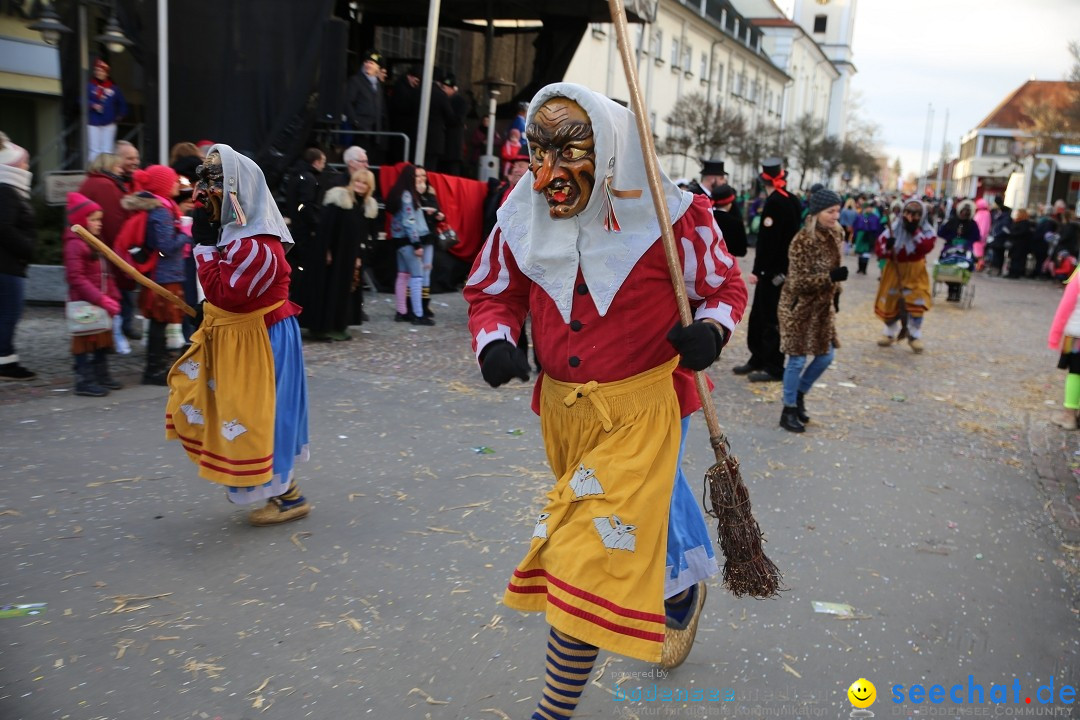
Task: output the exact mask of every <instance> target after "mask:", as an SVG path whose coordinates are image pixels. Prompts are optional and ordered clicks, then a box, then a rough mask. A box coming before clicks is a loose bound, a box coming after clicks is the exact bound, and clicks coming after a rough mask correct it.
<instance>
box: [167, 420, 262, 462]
mask: <svg viewBox="0 0 1080 720" xmlns="http://www.w3.org/2000/svg"><path fill="white" fill-rule="evenodd" d="M166 429H172V430H173V431H174V432H175V430H176V428H169V427H168V426H166ZM176 437H178V438H180V441H181V442H183V443H184V448H185V449H186V450H188V452H197V453H199V454H200V455H206V456H207V457H212V458H214V459H215V460H220V461H221V462H227V463H230V464H232V465H254V464H255V463H264V462H269V461H271V460H273V459H274V456H273V454H270V455H267V456H266V457H264V458H255V459H253V460H232V459H230V458H227V457H223V456H221V455H218V454H216V453H212V452H210V451H209V450H202V449H198V450H192V449H191V448H188V447H187V446H188V445H202V443H201V442H199V441H198V440H196V439H194V438H189V437H187V436H185V435H181V434H180V433H176Z"/></svg>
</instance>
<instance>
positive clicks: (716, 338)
mask: <svg viewBox="0 0 1080 720" xmlns="http://www.w3.org/2000/svg"><path fill="white" fill-rule="evenodd" d="M667 339H668V342H669V343H671V344H672V345H674V346H675V349H676V350H678V351H679V354H680V355H682V359H681V360H679V364H680V365H682V366H683V367H687V368H690V369H691V370H704V369H705V368H707V367H709V366H710V365H712V364H713V362H715V361H716V358H718V357H720V350H721V349H723V347H724V336H723V333H721V331H720V328H718V327H716V326H715V325H713V324H712V323H708V322H705V321H704V320H695V321H694V322H693V323H691V324H690V325H687V326H686V327H683V326H682V325H676V326H675V327H673V328H672V329H671V332H669V333H668V334H667Z"/></svg>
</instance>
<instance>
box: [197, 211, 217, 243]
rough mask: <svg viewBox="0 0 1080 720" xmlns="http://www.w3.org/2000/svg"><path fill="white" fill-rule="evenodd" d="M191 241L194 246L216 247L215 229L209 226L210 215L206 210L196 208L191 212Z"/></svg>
mask: <svg viewBox="0 0 1080 720" xmlns="http://www.w3.org/2000/svg"><path fill="white" fill-rule="evenodd" d="M191 219H192V223H191V241H192V243H193V244H195V245H209V246H210V247H213V246H215V245H217V241H218V233H217V229H216V228H215V227H214V226H213V225H211V224H210V213H208V212H206V208H201V207H197V208H195V209H194V210H193V211H192V212H191Z"/></svg>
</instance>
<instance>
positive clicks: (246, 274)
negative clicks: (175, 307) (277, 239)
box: [194, 236, 289, 310]
mask: <svg viewBox="0 0 1080 720" xmlns="http://www.w3.org/2000/svg"><path fill="white" fill-rule="evenodd" d="M277 245H278V248H280V243H277ZM275 250H277V248H274V247H273V246H272V244H271V243H269V242H266V241H265V240H263V239H261V238H260V237H259V236H254V237H246V238H239V239H237V240H233V241H232V242H230V243H229V244H228V245H225V246H224V247H221V248H213V247H208V246H206V245H196V246H195V249H194V255H195V265H196V267H197V268H198V271H199V282H200V283H202V287H203V292H204V293H206V299H207V300H209V301H210V302H211V303H213V304H214V305H217V306H218V307H220V308H222V309H225V310H229V309H230V308H234V307H239V306H250V304H251V302H252V301H253V300H256V299H258V298H259V297H261V296H262V295H263V294H264V293H265V292H266V291H267V290H268V289H269V288H271V287H272V286H273V285H274V283H275V282H277V280H278V277H279V275H281V274H284V275H288V273H289V267H288V265H286V263H285V259H284V256H282V257H279V255H281V253H280V252H275Z"/></svg>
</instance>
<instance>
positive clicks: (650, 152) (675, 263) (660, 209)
mask: <svg viewBox="0 0 1080 720" xmlns="http://www.w3.org/2000/svg"><path fill="white" fill-rule="evenodd" d="M608 8H610V10H611V22H612V23H613V24H614V25H615V37H616V38H617V39H618V41H619V55H620V56H621V57H622V64H623V70H624V71H625V73H626V85H627V87H628V88H629V89H630V108H631V110H633V111H634V119H635V120H636V121H637V129H638V135H639V136H640V137H641V152H642V155H643V157H644V160H645V174H646V176H647V177H648V179H649V191H650V192H651V193H652V199H653V207H654V208H655V209H656V217H657V219H658V220H659V221H660V238H661V239H662V240H663V242H664V256H665V257H666V258H667V265H668V272H669V273H670V274H671V285H672V287H673V288H674V289H675V299H676V301H677V302H678V305H679V319H680V320H681V321H682V324H683V326H688V325H690V323H692V322H693V321H694V317H693V315H691V314H690V300H689V299H688V298H687V297H686V287H685V286H684V285H683V276H682V269H681V265H680V263H679V251H678V249H677V248H676V247H675V235H674V234H673V233H672V232H671V214H670V213H669V212H668V207H667V202H665V200H664V189H663V186H662V184H661V182H660V165H659V163H658V162H657V161H656V146H655V144H654V143H653V135H652V128H651V127H650V126H649V114H648V111H647V110H646V109H645V102H644V100H642V97H641V85H640V84H639V82H638V76H637V66H636V65H635V63H634V57H633V51H632V49H631V47H630V31H629V29H627V27H626V10H625V9H624V8H623V0H608ZM694 381H695V383H696V385H697V391H698V396H699V397H700V398H701V409H702V412H704V413H705V423H706V424H707V425H708V427H709V436H710V440H711V441H712V445H713V449H714V450H715V451H716V455H717V459H721V452H722V451H721V447H720V446H721V445H726V443H727V440H726V438H725V437H724V431H723V429H721V427H720V419H719V418H718V417H717V415H716V407H715V406H714V405H713V401H712V395H711V394H710V393H709V384H708V381H707V380H706V379H705V373H703V372H700V371H698V372H695V373H694Z"/></svg>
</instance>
